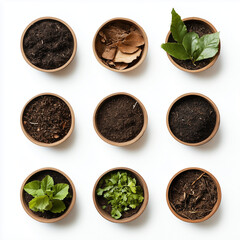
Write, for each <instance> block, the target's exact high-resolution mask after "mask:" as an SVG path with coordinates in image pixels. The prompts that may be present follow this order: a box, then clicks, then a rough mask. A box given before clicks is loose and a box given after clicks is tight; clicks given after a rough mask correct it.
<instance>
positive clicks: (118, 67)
mask: <svg viewBox="0 0 240 240" xmlns="http://www.w3.org/2000/svg"><path fill="white" fill-rule="evenodd" d="M127 66H128V64H127V63H115V68H116V69H117V70H123V69H125V68H127Z"/></svg>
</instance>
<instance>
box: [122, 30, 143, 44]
mask: <svg viewBox="0 0 240 240" xmlns="http://www.w3.org/2000/svg"><path fill="white" fill-rule="evenodd" d="M123 43H124V44H125V45H130V46H134V47H140V46H142V45H144V43H145V42H144V39H143V36H142V35H141V34H140V33H139V32H138V31H133V32H131V33H129V34H128V36H126V38H125V39H124V41H123Z"/></svg>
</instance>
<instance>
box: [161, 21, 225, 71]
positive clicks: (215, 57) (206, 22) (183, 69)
mask: <svg viewBox="0 0 240 240" xmlns="http://www.w3.org/2000/svg"><path fill="white" fill-rule="evenodd" d="M182 21H183V22H184V21H200V22H204V23H205V24H206V25H208V26H209V27H210V29H211V30H212V32H213V33H216V32H217V29H216V28H215V27H214V26H213V25H212V24H211V23H210V22H209V21H207V20H205V19H203V18H199V17H188V18H184V19H182ZM170 34H171V31H169V32H168V34H167V36H166V39H165V43H167V42H168V39H169V36H170ZM220 50H221V42H220V41H219V50H218V52H217V54H216V55H215V56H214V57H212V60H211V62H210V63H209V64H208V65H206V66H205V67H203V68H200V69H196V70H190V69H187V68H184V67H182V66H180V65H179V64H177V63H176V62H175V61H174V60H173V58H172V56H170V55H169V54H168V53H166V54H167V56H168V58H169V60H170V61H171V63H172V64H173V65H174V66H176V67H177V68H178V69H180V70H182V71H185V72H189V73H198V72H202V71H205V70H207V69H208V68H210V67H212V66H213V65H214V64H215V62H216V61H217V59H218V56H219V54H220Z"/></svg>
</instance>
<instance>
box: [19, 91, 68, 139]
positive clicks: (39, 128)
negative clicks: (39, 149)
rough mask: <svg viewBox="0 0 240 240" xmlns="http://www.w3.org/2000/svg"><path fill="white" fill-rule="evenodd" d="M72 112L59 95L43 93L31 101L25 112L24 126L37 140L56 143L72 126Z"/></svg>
mask: <svg viewBox="0 0 240 240" xmlns="http://www.w3.org/2000/svg"><path fill="white" fill-rule="evenodd" d="M71 119H72V117H71V112H70V109H69V107H68V106H67V104H66V103H65V102H64V101H63V100H61V99H60V98H58V97H55V96H52V95H42V96H39V97H37V98H35V99H33V100H32V101H31V102H29V103H28V104H27V106H26V108H25V110H24V112H23V117H22V121H23V127H24V129H25V130H26V132H27V133H28V134H29V135H30V136H31V137H32V138H33V139H35V140H36V141H38V142H42V143H54V142H57V141H59V140H61V139H63V138H64V137H65V136H66V135H67V133H68V132H69V130H70V128H71Z"/></svg>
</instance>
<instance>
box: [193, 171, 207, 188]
mask: <svg viewBox="0 0 240 240" xmlns="http://www.w3.org/2000/svg"><path fill="white" fill-rule="evenodd" d="M204 174H205V173H202V174H201V175H200V176H199V177H198V178H197V179H196V180H195V181H193V182H192V184H191V185H194V184H195V183H196V182H197V181H198V180H199V179H200V178H201V177H202V176H203V175H204Z"/></svg>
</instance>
